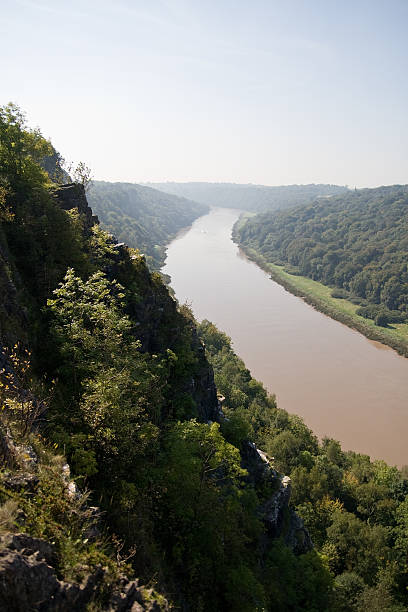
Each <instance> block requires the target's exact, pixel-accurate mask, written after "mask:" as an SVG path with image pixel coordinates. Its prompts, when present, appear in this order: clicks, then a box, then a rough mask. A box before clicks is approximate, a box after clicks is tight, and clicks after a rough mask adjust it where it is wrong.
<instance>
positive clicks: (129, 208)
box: [88, 181, 208, 270]
mask: <svg viewBox="0 0 408 612" xmlns="http://www.w3.org/2000/svg"><path fill="white" fill-rule="evenodd" d="M88 200H89V204H90V206H91V207H92V210H93V211H94V212H95V214H97V215H98V217H99V220H100V222H101V224H102V227H103V228H104V229H106V230H107V231H108V232H111V233H112V234H114V236H116V238H117V239H118V241H119V242H125V243H126V244H128V245H129V246H131V247H134V248H138V249H139V250H140V252H141V253H143V254H144V255H145V256H146V261H147V263H148V265H149V267H150V268H151V269H152V270H159V269H160V268H161V267H162V265H163V263H164V258H165V248H166V245H167V244H168V243H169V242H170V241H171V240H172V238H174V236H175V235H176V234H177V232H178V231H179V230H180V229H182V228H183V227H187V226H189V225H191V223H192V222H193V221H194V220H195V219H196V218H197V217H199V216H201V215H204V214H205V213H206V212H207V211H208V206H206V205H205V204H198V203H197V202H191V201H189V200H187V199H186V198H184V197H177V196H174V195H170V194H167V193H166V194H164V193H162V192H161V191H158V190H156V189H151V188H150V187H142V186H141V185H136V184H133V183H107V182H104V181H94V182H93V183H92V187H91V188H90V190H89V193H88Z"/></svg>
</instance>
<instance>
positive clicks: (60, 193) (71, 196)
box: [53, 183, 99, 230]
mask: <svg viewBox="0 0 408 612" xmlns="http://www.w3.org/2000/svg"><path fill="white" fill-rule="evenodd" d="M53 195H54V197H55V199H56V200H57V201H58V204H59V206H60V207H61V208H62V209H63V210H72V209H76V210H78V212H79V214H80V215H82V217H83V218H84V220H85V228H86V229H87V230H90V229H91V227H92V226H94V225H95V224H97V223H99V219H98V217H97V216H96V215H94V214H93V212H92V209H91V207H90V206H89V204H88V200H87V199H86V194H85V189H84V186H83V185H80V184H78V183H67V184H66V185H61V186H60V187H57V188H56V189H55V190H54V193H53Z"/></svg>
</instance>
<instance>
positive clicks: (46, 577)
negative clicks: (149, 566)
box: [0, 533, 167, 612]
mask: <svg viewBox="0 0 408 612" xmlns="http://www.w3.org/2000/svg"><path fill="white" fill-rule="evenodd" d="M56 565H57V556H56V553H55V549H54V547H53V546H52V545H51V544H49V543H48V542H45V541H44V540H41V539H39V538H33V537H30V536H28V535H26V534H21V533H20V534H7V535H5V536H2V537H1V538H0V610H7V611H8V612H22V611H23V610H24V611H28V610H30V611H42V612H72V611H73V610H75V611H77V612H80V611H81V610H85V609H87V607H88V605H89V604H91V603H92V602H95V601H98V604H99V605H98V609H99V610H104V611H106V612H113V611H115V612H128V611H129V612H130V611H131V612H141V611H142V610H149V611H151V612H153V611H159V610H166V609H167V605H166V604H165V603H163V602H161V603H160V605H159V603H158V602H157V601H156V600H155V599H154V596H153V593H152V591H149V590H147V589H144V588H143V587H141V586H140V585H139V582H138V581H137V580H128V578H127V577H126V576H123V575H122V576H119V578H118V579H117V580H116V582H115V584H114V585H113V587H111V592H110V594H109V595H108V596H107V597H106V593H102V590H103V588H105V590H106V584H104V580H103V579H104V576H105V572H106V570H105V569H104V568H102V567H99V568H97V570H96V571H94V572H93V573H92V574H89V575H87V576H86V578H85V579H84V580H83V581H82V583H75V582H66V581H63V580H60V579H59V578H58V575H57V569H56ZM103 595H104V597H103ZM103 599H105V603H103Z"/></svg>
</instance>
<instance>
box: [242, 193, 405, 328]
mask: <svg viewBox="0 0 408 612" xmlns="http://www.w3.org/2000/svg"><path fill="white" fill-rule="evenodd" d="M407 205H408V188H407V186H404V185H394V186H392V187H378V188H376V189H361V190H357V191H354V192H348V193H346V194H342V195H339V196H334V197H331V198H329V199H320V200H316V201H315V202H314V203H312V204H309V205H308V206H302V207H298V208H293V209H291V210H288V211H283V212H280V213H276V214H272V213H265V214H263V215H259V216H256V217H252V218H251V219H249V220H248V221H247V223H245V224H244V225H242V226H241V227H240V228H239V229H238V236H239V241H240V242H241V243H242V244H243V245H244V246H246V247H250V248H253V249H255V251H258V252H259V253H261V254H262V255H263V256H264V257H265V259H266V260H267V261H269V262H272V263H284V264H285V265H290V266H291V267H292V268H293V269H295V270H297V272H298V273H299V274H301V275H302V276H307V277H310V278H312V279H313V280H316V281H320V282H322V283H324V284H326V285H330V286H333V287H335V292H336V295H335V297H336V296H339V297H345V296H347V295H350V296H351V297H353V296H355V297H357V298H360V299H363V300H365V301H366V303H367V302H368V303H369V304H370V305H380V306H381V309H380V310H378V309H377V310H369V309H368V308H364V309H363V310H361V309H360V314H362V315H363V316H368V317H370V318H373V319H376V323H377V324H378V325H384V324H385V325H386V324H387V323H391V322H400V321H405V320H406V317H407V312H408V271H407V261H406V260H407V254H408V242H407V229H408V217H407ZM339 291H340V292H343V291H344V292H345V293H341V294H339ZM384 315H386V317H385V316H384ZM396 317H397V318H396ZM387 319H388V320H387ZM397 319H398V320H397Z"/></svg>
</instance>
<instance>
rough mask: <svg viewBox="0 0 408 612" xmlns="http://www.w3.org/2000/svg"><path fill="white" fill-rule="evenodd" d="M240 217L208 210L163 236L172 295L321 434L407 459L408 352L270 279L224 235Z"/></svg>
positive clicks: (346, 445) (406, 461) (358, 448)
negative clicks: (226, 339)
mask: <svg viewBox="0 0 408 612" xmlns="http://www.w3.org/2000/svg"><path fill="white" fill-rule="evenodd" d="M239 214H240V211H237V210H233V209H225V208H214V209H212V210H211V212H210V213H209V214H208V215H205V216H204V217H201V218H200V219H198V220H197V221H196V222H195V223H194V224H193V226H192V227H191V229H190V230H189V231H187V232H186V233H184V234H183V235H180V236H178V237H177V238H176V239H175V240H174V241H173V242H172V243H171V245H170V246H169V248H168V252H167V260H166V265H165V267H164V268H163V272H165V273H166V274H170V276H171V278H172V287H173V288H174V290H175V293H176V296H177V298H178V299H179V301H180V302H181V303H183V302H185V301H188V302H189V303H191V305H192V308H193V311H194V313H195V315H196V317H197V318H198V319H199V320H201V319H203V318H206V319H210V320H211V321H213V322H214V323H215V324H216V325H217V326H218V327H219V328H220V329H222V330H223V331H225V332H226V333H227V334H228V335H229V336H231V338H232V339H233V342H234V347H235V350H236V352H237V353H238V354H239V355H240V356H241V357H242V358H243V359H244V361H245V363H246V365H247V367H248V368H249V369H250V370H251V372H252V375H253V376H255V377H256V378H258V379H259V380H261V381H262V382H263V383H264V384H265V386H266V387H267V388H268V390H269V391H270V392H272V393H275V394H276V396H277V399H278V404H279V406H280V407H281V408H285V409H286V410H288V411H290V412H295V413H297V414H300V415H301V416H302V417H303V418H304V420H305V422H306V423H307V425H309V426H310V427H311V428H312V429H313V430H314V431H315V433H317V434H318V435H319V436H325V435H327V436H330V437H333V438H336V439H338V440H340V441H341V443H342V445H343V447H344V448H345V449H352V450H356V451H359V452H364V453H367V454H369V455H371V457H372V458H381V459H385V460H386V461H388V462H389V463H391V464H398V465H402V464H408V449H407V445H406V440H407V439H408V419H407V412H408V406H407V397H408V359H405V358H403V357H400V356H399V355H397V353H395V351H393V350H391V349H389V348H388V347H384V346H383V345H379V344H378V343H377V342H373V341H371V340H367V339H366V338H365V337H364V336H362V335H361V334H359V333H358V332H356V331H354V330H351V329H349V328H348V327H346V326H344V325H342V324H341V323H338V322H337V321H333V320H332V319H330V318H329V317H326V316H325V315H323V314H321V313H319V312H317V311H316V310H315V309H314V308H313V307H311V306H309V305H308V304H306V303H305V302H303V301H302V300H301V299H300V298H298V297H295V296H293V295H291V294H290V293H289V292H287V291H286V290H285V289H284V288H283V287H281V286H280V285H278V284H277V283H275V282H273V281H271V280H270V279H269V277H268V275H267V274H266V273H265V272H263V270H261V269H260V268H259V267H258V266H257V265H256V264H254V263H253V262H251V261H249V260H248V259H247V258H246V257H245V255H244V254H243V253H240V251H239V249H238V247H237V246H236V245H235V244H234V243H233V242H232V240H231V229H232V226H233V224H234V222H235V221H236V219H237V218H238V216H239Z"/></svg>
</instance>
